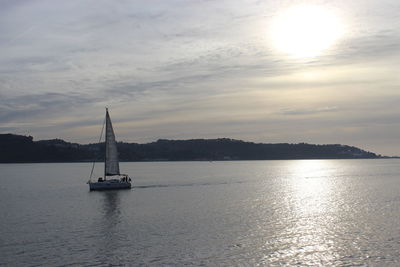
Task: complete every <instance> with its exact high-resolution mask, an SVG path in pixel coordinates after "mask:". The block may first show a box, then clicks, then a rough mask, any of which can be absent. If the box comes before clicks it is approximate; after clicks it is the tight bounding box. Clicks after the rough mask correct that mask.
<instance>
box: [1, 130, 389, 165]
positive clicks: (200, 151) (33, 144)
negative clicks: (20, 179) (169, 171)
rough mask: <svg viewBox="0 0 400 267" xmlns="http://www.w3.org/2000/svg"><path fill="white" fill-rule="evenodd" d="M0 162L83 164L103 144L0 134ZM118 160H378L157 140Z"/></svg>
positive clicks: (348, 152)
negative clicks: (36, 139) (39, 139)
mask: <svg viewBox="0 0 400 267" xmlns="http://www.w3.org/2000/svg"><path fill="white" fill-rule="evenodd" d="M0 151H1V153H0V162H2V163H18V162H86V161H93V160H94V159H96V160H97V161H102V160H103V155H104V145H102V144H84V145H82V144H76V143H69V142H66V141H64V140H61V139H52V140H41V141H34V140H33V137H31V136H22V135H15V134H0ZM118 151H119V156H120V160H121V161H186V160H187V161H189V160H190V161H192V160H207V161H212V160H272V159H357V158H362V159H364V158H381V157H382V156H380V155H377V154H375V153H372V152H369V151H365V150H362V149H360V148H357V147H353V146H347V145H340V144H333V145H314V144H306V143H299V144H287V143H282V144H262V143H252V142H245V141H241V140H234V139H227V138H219V139H191V140H164V139H161V140H158V141H156V142H152V143H147V144H137V143H123V142H119V143H118Z"/></svg>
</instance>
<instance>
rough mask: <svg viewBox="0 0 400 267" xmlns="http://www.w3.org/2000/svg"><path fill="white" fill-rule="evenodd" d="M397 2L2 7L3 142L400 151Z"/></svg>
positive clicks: (100, 0) (95, 0) (32, 2)
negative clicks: (205, 141) (106, 126)
mask: <svg viewBox="0 0 400 267" xmlns="http://www.w3.org/2000/svg"><path fill="white" fill-rule="evenodd" d="M398 14H400V1H398V0H353V1H348V0H338V1H322V0H321V1H312V0H310V1H285V0H265V1H262V0H241V1H238V0H229V1H227V0H218V1H212V0H168V1H166V0H151V1H144V0H143V1H128V0H113V1H111V0H108V1H107V0H69V1H56V0H0V133H16V134H23V135H31V136H33V137H34V139H35V140H42V139H53V138H62V139H64V140H66V141H70V142H77V143H94V142H97V140H98V137H99V135H100V131H101V126H102V123H103V120H104V115H105V107H108V108H109V111H110V116H111V118H112V121H113V125H114V130H115V133H116V137H117V139H118V141H124V142H136V143H146V142H152V141H155V140H157V139H159V138H163V139H193V138H220V137H226V138H233V139H241V140H245V141H252V142H261V143H299V142H306V143H313V144H338V143H340V144H346V145H352V146H357V147H360V148H362V149H365V150H369V151H372V152H375V153H378V154H383V155H400V142H399V137H400V75H399V71H398V70H399V68H400V16H398Z"/></svg>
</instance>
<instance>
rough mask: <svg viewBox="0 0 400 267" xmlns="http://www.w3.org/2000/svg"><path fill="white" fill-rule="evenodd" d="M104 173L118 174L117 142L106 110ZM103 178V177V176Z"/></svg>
mask: <svg viewBox="0 0 400 267" xmlns="http://www.w3.org/2000/svg"><path fill="white" fill-rule="evenodd" d="M104 171H105V175H119V174H120V173H119V162H118V151H117V143H116V141H115V135H114V130H113V127H112V124H111V119H110V115H109V114H108V110H107V112H106V159H105V170H104ZM104 178H105V177H104Z"/></svg>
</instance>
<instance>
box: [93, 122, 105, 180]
mask: <svg viewBox="0 0 400 267" xmlns="http://www.w3.org/2000/svg"><path fill="white" fill-rule="evenodd" d="M105 124H106V117H104V121H103V126H102V127H101V133H100V138H99V142H98V143H100V141H101V138H102V137H103V131H104V125H105ZM104 142H105V141H104ZM95 163H96V158H95V159H94V160H93V165H92V170H91V171H90V177H89V181H91V180H92V175H93V170H94V164H95Z"/></svg>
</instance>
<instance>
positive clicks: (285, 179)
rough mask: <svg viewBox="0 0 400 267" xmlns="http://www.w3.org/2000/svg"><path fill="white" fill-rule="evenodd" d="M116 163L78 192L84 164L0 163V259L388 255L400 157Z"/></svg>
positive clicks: (397, 218) (396, 250)
mask: <svg viewBox="0 0 400 267" xmlns="http://www.w3.org/2000/svg"><path fill="white" fill-rule="evenodd" d="M121 169H122V170H123V171H124V172H126V173H129V174H131V175H133V176H134V186H135V187H134V188H133V189H132V190H128V191H113V192H89V191H88V186H87V185H86V184H85V182H86V180H87V176H88V174H89V172H90V164H86V163H65V164H0V173H1V174H0V181H1V183H0V210H1V217H0V265H1V266H3V265H4V266H184V265H188V266H221V265H222V266H256V265H260V266H291V265H292V266H400V160H396V159H383V160H303V161H302V160H293V161H239V162H155V163H154V162H146V163H122V164H121ZM101 170H102V166H101V165H99V166H98V167H97V169H96V171H97V172H98V173H101Z"/></svg>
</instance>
